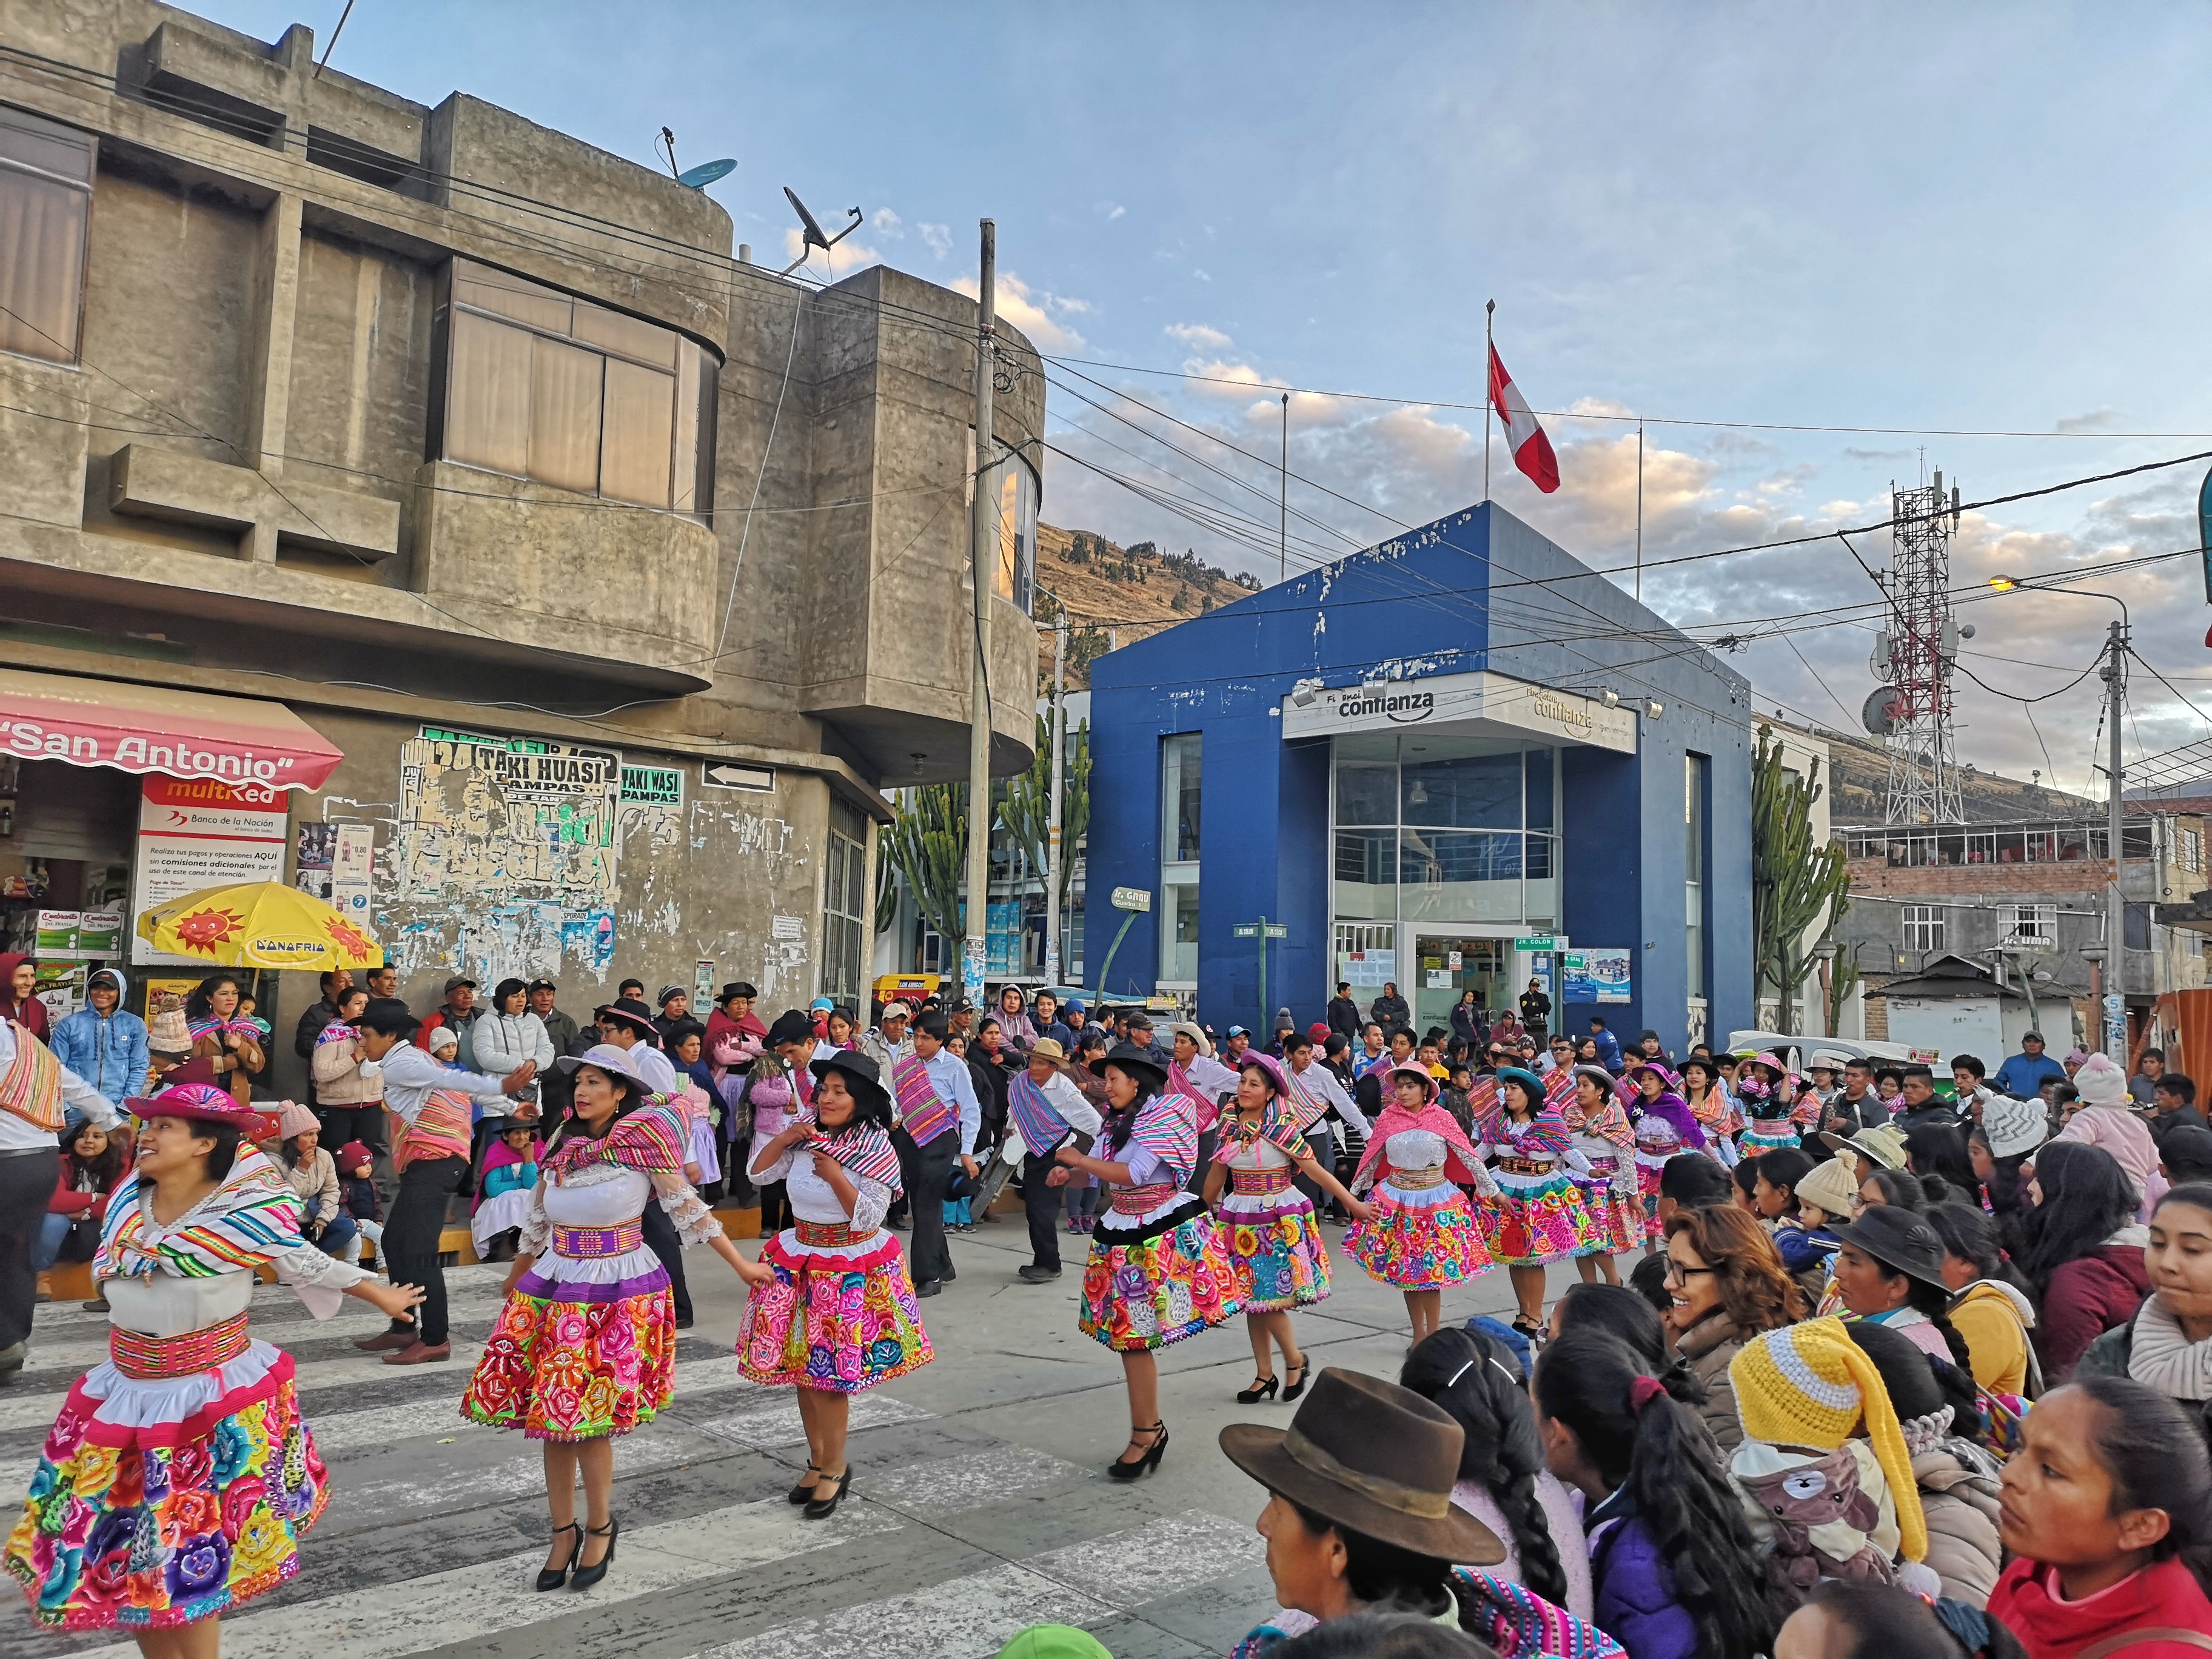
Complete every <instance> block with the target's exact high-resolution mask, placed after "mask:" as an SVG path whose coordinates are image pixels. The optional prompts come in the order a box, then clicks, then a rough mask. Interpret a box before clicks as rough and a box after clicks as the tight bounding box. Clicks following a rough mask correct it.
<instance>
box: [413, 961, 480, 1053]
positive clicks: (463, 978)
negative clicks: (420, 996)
mask: <svg viewBox="0 0 2212 1659" xmlns="http://www.w3.org/2000/svg"><path fill="white" fill-rule="evenodd" d="M481 1018H483V1010H482V1009H480V1008H478V1007H477V982H476V981H474V980H472V979H471V978H470V977H469V976H468V975H466V974H455V975H453V977H452V978H451V979H449V980H447V981H446V1000H445V1001H444V1002H443V1003H442V1004H441V1005H440V1006H439V1007H437V1008H436V1009H435V1010H434V1011H433V1012H432V1013H431V1015H430V1017H429V1018H428V1019H426V1020H424V1021H423V1022H422V1025H421V1026H420V1028H419V1029H417V1030H416V1033H415V1041H416V1042H417V1043H419V1044H420V1045H422V1048H425V1049H426V1050H427V1049H428V1048H429V1046H430V1033H431V1032H433V1031H435V1030H449V1031H451V1032H452V1033H453V1035H454V1036H456V1037H458V1038H459V1039H460V1045H461V1047H460V1063H461V1066H462V1067H463V1068H464V1069H466V1070H473V1069H474V1067H475V1065H476V1062H475V1060H474V1059H473V1058H472V1057H471V1049H470V1045H469V1039H470V1038H471V1036H473V1035H474V1034H475V1030H476V1023H477V1020H479V1019H481Z"/></svg>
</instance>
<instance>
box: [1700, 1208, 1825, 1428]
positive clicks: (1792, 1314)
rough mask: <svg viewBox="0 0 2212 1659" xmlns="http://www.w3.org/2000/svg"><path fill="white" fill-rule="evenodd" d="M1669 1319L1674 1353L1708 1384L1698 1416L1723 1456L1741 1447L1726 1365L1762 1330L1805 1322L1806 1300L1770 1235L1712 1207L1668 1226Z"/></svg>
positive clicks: (1741, 1214) (1739, 1214)
mask: <svg viewBox="0 0 2212 1659" xmlns="http://www.w3.org/2000/svg"><path fill="white" fill-rule="evenodd" d="M1667 1294H1668V1298H1669V1299H1670V1300H1671V1301H1672V1302H1673V1304H1674V1305H1673V1307H1672V1308H1670V1309H1669V1310H1668V1313H1667V1315H1666V1320H1667V1325H1668V1329H1669V1330H1670V1331H1672V1333H1673V1334H1674V1348H1675V1352H1678V1353H1680V1355H1681V1356H1682V1358H1685V1359H1686V1360H1688V1361H1689V1362H1690V1369H1691V1370H1692V1371H1694V1372H1696V1373H1697V1376H1698V1380H1699V1382H1701V1383H1704V1384H1705V1404H1704V1405H1703V1406H1701V1407H1699V1414H1700V1415H1701V1416H1703V1417H1704V1419H1705V1426H1706V1427H1707V1428H1708V1429H1711V1431H1712V1435H1713V1438H1714V1440H1715V1441H1717V1443H1719V1445H1720V1449H1721V1450H1722V1451H1723V1452H1724V1453H1727V1452H1733V1451H1734V1450H1735V1449H1736V1447H1737V1446H1738V1445H1740V1444H1741V1443H1742V1441H1743V1422H1742V1419H1740V1418H1739V1417H1737V1415H1736V1410H1735V1386H1734V1385H1733V1384H1732V1383H1729V1361H1731V1360H1733V1359H1734V1358H1735V1357H1736V1355H1737V1354H1739V1353H1741V1352H1743V1347H1744V1345H1745V1344H1746V1343H1747V1342H1749V1341H1751V1340H1753V1338H1755V1337H1757V1336H1758V1335H1759V1334H1760V1333H1761V1332H1763V1331H1771V1330H1778V1329H1779V1328H1782V1327H1783V1326H1784V1325H1793V1324H1795V1323H1796V1322H1797V1321H1799V1320H1801V1319H1802V1318H1803V1317H1804V1316H1805V1297H1804V1293H1803V1292H1802V1291H1800V1290H1799V1289H1798V1288H1797V1281H1796V1280H1795V1279H1792V1278H1790V1273H1789V1270H1788V1269H1787V1268H1785V1267H1784V1266H1783V1265H1782V1256H1781V1254H1780V1253H1779V1252H1778V1250H1776V1249H1775V1248H1774V1241H1773V1239H1771V1237H1768V1236H1767V1232H1766V1229H1765V1228H1764V1227H1762V1226H1760V1225H1759V1222H1758V1220H1757V1219H1756V1218H1754V1217H1753V1216H1752V1215H1751V1214H1749V1213H1748V1212H1746V1211H1743V1210H1739V1209H1736V1208H1735V1207H1734V1206H1729V1205H1719V1204H1711V1205H1705V1206H1700V1207H1699V1208H1696V1209H1689V1210H1677V1211H1676V1212H1674V1216H1673V1217H1672V1218H1670V1219H1669V1220H1668V1223H1667Z"/></svg>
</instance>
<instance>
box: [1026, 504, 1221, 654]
mask: <svg viewBox="0 0 2212 1659" xmlns="http://www.w3.org/2000/svg"><path fill="white" fill-rule="evenodd" d="M1036 583H1037V588H1038V597H1037V602H1036V619H1037V622H1038V623H1039V624H1040V626H1039V629H1038V631H1037V683H1038V684H1039V686H1040V687H1041V688H1042V690H1044V691H1047V692H1049V691H1050V690H1051V689H1052V623H1054V620H1055V619H1056V618H1057V617H1058V615H1059V610H1058V608H1057V607H1055V605H1054V603H1053V602H1054V599H1057V600H1058V601H1059V605H1060V606H1065V607H1066V611H1067V623H1068V629H1067V685H1068V689H1069V690H1072V691H1080V690H1088V689H1089V687H1090V684H1091V663H1092V662H1093V661H1095V660H1096V659H1098V658H1100V657H1103V656H1104V655H1105V654H1106V653H1107V652H1109V651H1110V650H1113V649H1114V648H1115V647H1117V646H1123V645H1127V644H1129V643H1131V642H1132V641H1136V640H1141V639H1145V638H1146V637H1148V636H1149V635H1153V634H1157V633H1158V632H1159V631H1160V629H1163V628H1172V627H1174V626H1175V625H1176V623H1179V622H1184V621H1188V619H1189V618H1190V617H1202V616H1204V615H1205V614H1206V612H1207V611H1218V610H1219V609H1220V608H1221V607H1222V606H1223V605H1228V604H1231V603H1232V602H1233V601H1235V600H1237V599H1243V598H1244V597H1245V596H1246V595H1247V594H1250V593H1256V592H1259V591H1260V583H1259V580H1258V579H1257V578H1255V577H1252V576H1248V575H1245V574H1243V572H1241V571H1238V572H1233V573H1232V572H1231V571H1227V570H1223V569H1220V568H1218V567H1216V566H1213V565H1210V564H1208V563H1206V562H1205V561H1204V560H1203V559H1200V557H1199V556H1197V555H1196V554H1194V553H1192V552H1189V551H1188V550H1186V551H1184V552H1182V553H1170V552H1165V551H1163V550H1161V549H1160V548H1159V547H1158V546H1157V545H1156V544H1153V543H1151V542H1139V543H1137V544H1135V545H1134V546H1132V547H1122V546H1121V545H1119V544H1116V543H1114V542H1109V541H1108V540H1107V539H1106V538H1104V537H1103V536H1101V535H1097V534H1096V533H1095V532H1091V531H1088V530H1062V529H1060V527H1059V526H1056V525H1048V524H1041V525H1039V526H1037V556H1036Z"/></svg>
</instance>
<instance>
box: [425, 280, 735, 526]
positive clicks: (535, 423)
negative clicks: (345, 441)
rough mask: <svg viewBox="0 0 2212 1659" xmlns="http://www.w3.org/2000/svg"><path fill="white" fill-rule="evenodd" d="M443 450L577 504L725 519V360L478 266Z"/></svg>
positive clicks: (454, 330) (462, 325) (454, 363)
mask: <svg viewBox="0 0 2212 1659" xmlns="http://www.w3.org/2000/svg"><path fill="white" fill-rule="evenodd" d="M449 285H450V289H451V292H450V295H449V296H448V303H447V306H446V307H445V312H444V319H443V320H444V322H445V326H446V334H447V345H446V358H445V376H446V380H445V397H444V400H443V403H442V405H441V411H440V412H441V420H440V421H439V422H438V424H437V429H436V431H435V435H434V437H433V443H432V453H433V454H434V455H436V456H438V457H441V458H442V459H446V460H449V461H456V462H459V463H460V464H461V465H464V466H477V467H482V468H483V469H484V470H485V471H490V472H503V473H507V474H508V475H509V476H511V477H518V478H528V479H530V480H532V482H533V483H544V484H550V485H552V486H553V487H555V488H556V489H568V490H573V491H574V492H576V493H577V494H579V495H597V496H599V497H601V498H602V499H605V500H607V501H624V502H628V503H629V504H630V505H632V506H636V507H661V508H665V509H668V510H671V511H674V512H678V513H688V514H690V515H692V516H694V517H697V518H705V517H708V515H709V514H711V513H712V512H713V510H714V398H715V392H716V387H717V386H718V384H719V376H720V369H719V367H718V365H717V363H716V362H715V359H714V356H713V355H712V354H711V353H709V352H708V351H707V350H706V349H704V348H703V347H702V346H699V345H697V344H695V343H693V342H691V341H690V340H688V339H686V338H685V337H684V336H682V335H680V334H678V333H677V332H676V331H674V330H673V329H667V328H662V327H660V326H659V325H657V324H653V323H647V322H645V321H642V320H641V319H638V318H635V317H629V316H624V315H623V313H620V312H616V311H610V310H608V309H606V308H605V307H603V306H595V305H592V303H590V302H589V301H585V300H577V299H572V298H571V297H570V296H569V295H565V294H562V293H559V292H557V291H556V290H555V289H550V288H544V287H542V286H540V285H539V284H538V283H532V282H528V281H526V280H525V279H523V278H522V277H520V276H509V275H507V273H506V272H505V271H500V270H492V269H491V268H490V267H489V266H487V265H479V264H472V263H471V261H469V260H466V259H456V260H454V261H453V266H452V270H451V274H450V277H449Z"/></svg>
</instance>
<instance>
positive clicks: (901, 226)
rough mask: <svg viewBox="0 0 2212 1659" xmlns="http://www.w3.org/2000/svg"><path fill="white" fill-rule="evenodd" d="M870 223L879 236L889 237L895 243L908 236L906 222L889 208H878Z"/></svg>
mask: <svg viewBox="0 0 2212 1659" xmlns="http://www.w3.org/2000/svg"><path fill="white" fill-rule="evenodd" d="M868 222H869V223H870V224H872V225H873V226H874V227H875V228H876V231H877V234H879V235H884V236H888V237H890V239H891V240H893V241H896V240H898V239H899V238H900V237H902V236H903V235H905V234H906V221H905V220H903V219H902V218H900V217H899V216H898V215H897V214H896V213H894V212H892V211H891V210H890V209H889V208H878V209H877V210H875V212H874V214H873V215H872V216H870V218H869V221H868Z"/></svg>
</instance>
